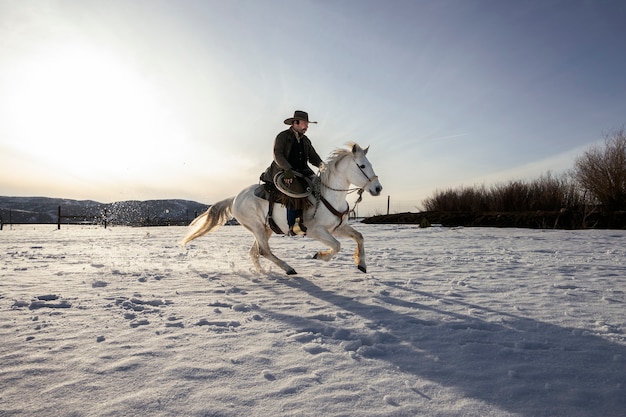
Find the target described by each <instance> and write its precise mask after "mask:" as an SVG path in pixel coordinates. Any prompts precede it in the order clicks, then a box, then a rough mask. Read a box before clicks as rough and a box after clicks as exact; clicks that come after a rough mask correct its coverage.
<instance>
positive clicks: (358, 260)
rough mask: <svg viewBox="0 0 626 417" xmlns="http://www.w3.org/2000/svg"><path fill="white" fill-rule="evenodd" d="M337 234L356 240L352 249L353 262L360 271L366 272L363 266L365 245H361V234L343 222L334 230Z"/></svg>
mask: <svg viewBox="0 0 626 417" xmlns="http://www.w3.org/2000/svg"><path fill="white" fill-rule="evenodd" d="M335 234H336V235H337V236H343V237H349V238H351V239H353V240H354V241H355V242H356V250H355V251H354V263H355V264H356V265H357V267H358V268H359V270H360V271H361V272H367V267H366V266H365V246H364V245H363V235H362V234H361V233H360V232H358V231H356V230H354V229H353V228H352V226H350V225H348V224H347V223H344V224H342V225H341V227H339V228H338V229H337V230H335Z"/></svg>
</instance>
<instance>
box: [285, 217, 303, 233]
mask: <svg viewBox="0 0 626 417" xmlns="http://www.w3.org/2000/svg"><path fill="white" fill-rule="evenodd" d="M292 233H293V235H292ZM289 235H290V236H294V235H300V236H304V235H306V226H305V225H304V224H302V219H300V218H299V217H298V218H297V219H296V223H295V224H294V225H293V226H292V227H291V229H289Z"/></svg>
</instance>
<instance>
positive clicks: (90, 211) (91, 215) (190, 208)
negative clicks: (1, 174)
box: [0, 196, 209, 226]
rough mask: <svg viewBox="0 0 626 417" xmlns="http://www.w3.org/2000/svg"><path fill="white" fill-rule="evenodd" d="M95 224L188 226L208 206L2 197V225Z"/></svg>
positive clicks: (179, 203)
mask: <svg viewBox="0 0 626 417" xmlns="http://www.w3.org/2000/svg"><path fill="white" fill-rule="evenodd" d="M59 207H61V216H62V217H61V223H63V224H68V223H94V224H104V222H105V220H106V222H107V224H111V225H126V226H155V225H186V224H189V222H191V220H193V219H194V218H195V217H196V216H197V215H199V214H201V213H202V212H204V211H205V210H206V209H207V208H208V207H209V205H207V204H202V203H198V202H195V201H188V200H147V201H135V200H130V201H118V202H115V203H107V204H104V203H99V202H97V201H92V200H82V201H81V200H71V199H65V198H48V197H2V196H0V222H2V223H4V224H9V223H13V224H22V223H33V224H46V223H57V222H58V212H59Z"/></svg>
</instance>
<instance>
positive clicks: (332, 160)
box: [322, 142, 359, 177]
mask: <svg viewBox="0 0 626 417" xmlns="http://www.w3.org/2000/svg"><path fill="white" fill-rule="evenodd" d="M355 145H356V146H359V145H358V144H357V143H356V142H348V143H346V147H345V148H337V149H335V150H334V151H332V152H331V154H330V156H329V157H328V159H327V160H326V169H325V170H324V171H323V172H322V175H323V176H325V177H327V176H328V174H330V173H331V172H333V171H335V167H336V166H337V164H338V163H339V162H341V161H342V160H343V159H344V158H345V157H346V156H348V155H352V148H353V147H354V146H355Z"/></svg>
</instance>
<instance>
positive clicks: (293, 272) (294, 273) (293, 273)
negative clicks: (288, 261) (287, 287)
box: [287, 269, 297, 275]
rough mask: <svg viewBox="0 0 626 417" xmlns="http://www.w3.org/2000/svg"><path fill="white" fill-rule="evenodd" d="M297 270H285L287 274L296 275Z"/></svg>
mask: <svg viewBox="0 0 626 417" xmlns="http://www.w3.org/2000/svg"><path fill="white" fill-rule="evenodd" d="M296 274H297V272H296V270H295V269H290V270H289V271H287V275H296Z"/></svg>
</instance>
